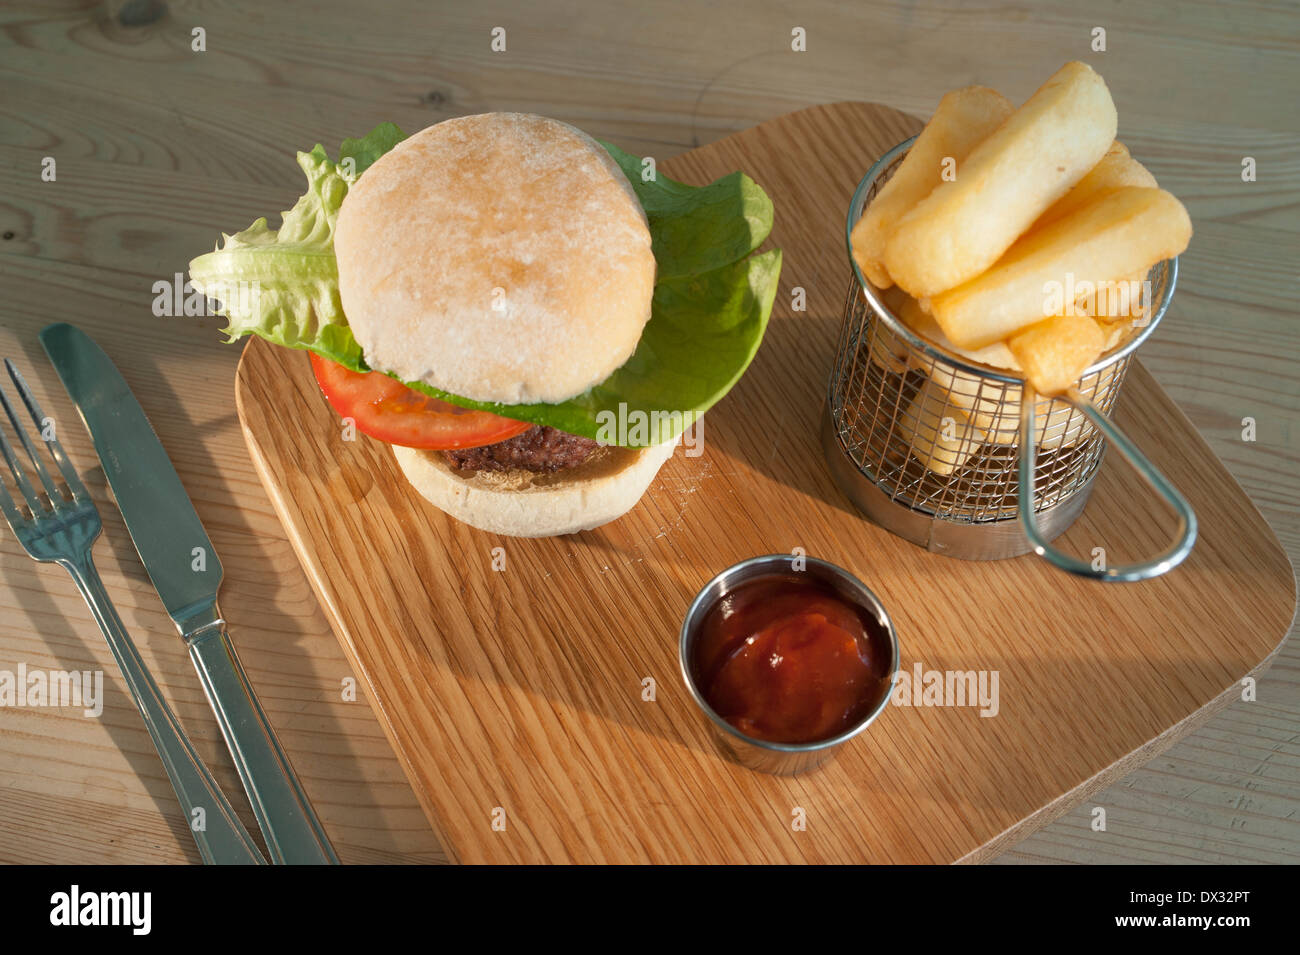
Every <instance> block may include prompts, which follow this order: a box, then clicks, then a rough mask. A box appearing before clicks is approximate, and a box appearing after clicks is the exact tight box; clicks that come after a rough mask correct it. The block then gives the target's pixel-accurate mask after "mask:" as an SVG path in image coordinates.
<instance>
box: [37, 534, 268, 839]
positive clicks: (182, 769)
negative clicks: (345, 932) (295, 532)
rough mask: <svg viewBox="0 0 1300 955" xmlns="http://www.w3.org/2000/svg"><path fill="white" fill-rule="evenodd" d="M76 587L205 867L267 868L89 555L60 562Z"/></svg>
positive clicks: (87, 553) (88, 553)
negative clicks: (198, 814) (199, 822)
mask: <svg viewBox="0 0 1300 955" xmlns="http://www.w3.org/2000/svg"><path fill="white" fill-rule="evenodd" d="M60 563H62V564H63V566H64V569H65V570H67V571H68V573H70V574H71V575H72V579H73V580H74V581H76V584H77V589H78V590H79V591H81V596H82V597H84V598H85V600H86V603H87V604H88V605H89V606H90V611H91V613H92V614H94V617H95V622H96V623H98V624H99V629H100V630H101V631H102V632H103V634H104V639H105V640H106V641H107V642H108V646H109V649H110V650H112V651H113V658H114V659H115V660H117V666H118V669H119V670H121V671H122V679H123V680H125V681H126V688H127V690H128V691H129V692H130V694H131V699H132V700H134V701H135V705H136V707H137V708H138V709H139V710H140V716H141V717H143V718H144V725H145V727H146V728H147V729H148V730H149V736H150V737H151V738H152V739H153V744H154V747H155V748H156V749H157V750H158V755H159V756H161V757H162V762H163V768H164V769H165V770H166V771H167V778H168V779H170V780H171V784H172V789H174V790H175V791H176V797H177V798H178V799H179V800H180V803H181V808H182V809H183V810H184V811H185V824H186V826H187V827H188V828H189V830H190V832H191V834H192V835H193V836H194V841H195V842H196V843H197V844H198V847H199V854H200V855H201V856H202V857H203V861H204V862H205V863H208V864H210V865H211V864H215V865H265V864H266V860H265V859H263V858H262V854H261V853H260V852H259V851H258V849H257V844H256V843H255V842H253V837H252V836H250V835H249V834H248V830H247V829H245V828H244V824H243V823H242V822H240V821H239V817H238V816H237V815H235V809H234V807H233V806H231V805H230V801H229V800H228V799H226V797H225V794H224V793H222V791H221V787H219V786H218V785H217V781H216V780H215V779H214V778H213V777H212V773H211V772H209V771H208V768H207V767H206V766H204V765H203V761H202V760H201V759H199V754H198V753H196V752H195V751H194V747H193V746H192V745H191V744H190V741H189V739H188V737H186V735H185V731H184V730H183V729H182V728H181V724H180V722H179V721H178V720H177V719H176V714H175V713H173V712H172V709H171V707H170V706H168V705H167V701H166V700H165V699H163V695H162V694H161V693H160V692H159V691H158V684H157V683H155V682H154V680H153V677H152V676H150V675H149V670H148V669H147V668H146V667H145V664H144V660H142V659H141V657H140V652H139V651H138V650H137V649H136V648H135V643H134V642H133V641H132V640H131V637H130V635H129V634H128V633H127V632H126V627H125V626H124V625H123V623H122V618H121V617H119V616H118V615H117V610H116V608H114V606H113V601H112V599H111V598H110V597H109V596H108V591H107V590H105V589H104V582H103V581H102V580H100V577H99V572H98V571H97V570H95V563H94V561H93V560H92V559H91V556H90V552H89V551H86V554H85V556H84V557H82V558H80V559H78V560H70V561H66V562H64V561H60ZM196 809H201V810H202V811H203V812H202V819H203V822H204V825H203V828H202V829H195V828H194V822H195V815H194V810H196Z"/></svg>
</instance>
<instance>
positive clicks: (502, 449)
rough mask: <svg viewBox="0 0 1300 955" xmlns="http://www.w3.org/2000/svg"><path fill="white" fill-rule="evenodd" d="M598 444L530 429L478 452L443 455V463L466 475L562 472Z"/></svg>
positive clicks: (552, 430) (539, 428)
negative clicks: (515, 470) (523, 471)
mask: <svg viewBox="0 0 1300 955" xmlns="http://www.w3.org/2000/svg"><path fill="white" fill-rule="evenodd" d="M598 447H600V445H599V443H597V442H596V441H594V440H592V439H591V438H583V437H579V436H578V435H576V434H569V433H568V432H566V431H559V430H557V429H555V428H551V427H543V426H534V427H531V428H529V429H528V430H527V431H524V432H523V433H521V434H517V435H515V436H514V437H513V438H510V439H509V440H508V441H498V442H497V443H496V444H486V445H484V446H483V447H481V448H457V449H455V450H451V451H443V452H442V453H443V454H444V455H445V456H446V458H447V462H448V463H449V464H450V465H451V466H452V467H455V468H461V469H462V470H466V471H509V470H512V469H516V468H518V469H522V470H525V471H562V470H564V469H565V468H576V467H577V466H578V465H579V464H582V463H583V462H584V461H586V460H587V458H589V457H591V455H592V452H594V451H595V450H596V449H597V448H598Z"/></svg>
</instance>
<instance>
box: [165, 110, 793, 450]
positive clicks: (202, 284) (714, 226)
mask: <svg viewBox="0 0 1300 955" xmlns="http://www.w3.org/2000/svg"><path fill="white" fill-rule="evenodd" d="M403 138H404V134H403V133H402V131H401V130H400V129H398V128H397V127H396V126H394V125H393V124H391V123H385V124H382V125H380V126H377V127H376V128H375V129H373V130H371V131H370V133H368V134H367V135H366V136H364V137H362V138H361V139H348V140H344V142H343V144H342V146H341V147H340V150H339V162H338V163H334V162H333V161H331V160H330V159H329V157H328V155H327V154H326V152H325V150H324V148H323V147H322V146H320V145H317V146H316V147H315V148H314V149H313V150H312V151H311V152H309V153H299V154H298V165H299V166H301V167H302V170H303V172H304V173H305V174H306V175H307V182H308V189H307V192H306V193H305V194H304V195H303V196H302V197H301V198H300V199H299V200H298V202H297V203H296V204H295V205H294V207H293V208H292V209H290V210H289V211H288V212H285V213H282V223H281V226H280V228H279V229H278V230H272V229H270V228H269V227H268V225H267V222H266V219H265V218H262V219H258V220H257V221H256V222H254V223H253V224H252V225H251V226H249V227H248V228H247V229H245V230H244V231H243V232H239V233H237V234H235V235H224V234H223V239H224V244H222V245H220V246H218V248H217V249H216V250H215V251H213V252H209V253H208V254H206V255H201V256H199V257H198V258H196V259H194V260H193V261H192V262H191V263H190V280H191V282H192V284H193V285H194V287H195V288H198V289H199V290H201V291H202V292H204V293H205V294H206V295H208V296H209V297H211V298H215V299H219V300H220V302H221V306H220V307H219V308H218V312H219V313H220V314H222V315H225V316H226V317H227V319H228V320H229V325H228V326H227V328H226V329H225V332H226V334H227V335H228V336H229V338H230V340H231V341H235V340H237V339H239V338H242V337H243V336H245V335H249V334H253V335H260V336H261V337H263V338H265V339H267V340H268V341H271V342H274V343H275V344H277V345H282V346H285V347H289V348H301V349H307V350H309V351H313V352H316V353H317V354H320V355H322V356H323V357H325V358H328V359H330V360H331V361H335V362H338V363H339V364H342V365H344V366H345V367H347V368H350V369H352V370H353V371H369V370H370V369H369V367H368V366H367V365H366V362H365V357H364V355H363V354H362V352H361V348H360V346H359V345H358V344H357V342H356V340H355V339H354V338H353V336H352V332H351V330H350V329H349V328H348V325H347V318H346V316H345V315H344V314H343V307H342V304H341V302H340V301H339V293H338V268H337V265H336V264H335V261H334V226H335V223H336V221H337V218H338V212H339V209H340V207H341V206H342V204H343V200H344V198H345V197H346V196H347V190H348V186H349V182H350V181H355V179H356V177H358V176H360V175H361V174H362V173H363V172H365V170H366V169H367V168H369V166H370V165H371V164H372V163H373V162H374V161H375V160H376V159H378V158H379V157H380V156H382V155H383V154H384V153H385V152H387V151H388V150H389V149H391V148H393V146H395V145H396V144H397V143H398V142H400V141H401V140H402V139H403ZM601 145H602V146H603V147H604V148H605V149H606V150H608V151H609V153H610V155H611V156H612V157H613V158H614V160H615V162H616V163H617V164H618V165H619V167H620V168H621V169H622V170H623V172H624V174H625V175H626V176H627V178H628V180H629V182H631V184H632V187H633V190H634V191H635V193H636V195H637V198H638V200H639V201H640V202H641V205H642V207H643V208H644V209H645V212H646V218H647V220H648V222H649V226H650V236H651V243H652V248H653V251H654V254H655V261H656V269H657V273H656V284H655V291H654V298H653V302H652V308H651V316H650V321H649V322H647V323H646V326H645V329H644V330H643V331H642V334H641V340H640V342H639V343H638V345H637V348H636V351H635V352H634V353H633V355H632V357H631V358H629V359H628V361H627V362H625V363H624V364H623V365H622V366H621V367H620V368H618V369H617V370H616V371H615V372H614V373H613V374H612V375H610V376H609V377H608V378H607V379H605V381H603V382H601V383H600V384H598V385H596V386H594V387H593V388H591V389H589V390H588V391H586V392H585V393H583V394H581V395H578V396H577V397H575V398H571V399H569V400H568V401H562V402H559V403H556V404H515V405H506V404H497V403H493V402H479V401H474V400H472V399H468V398H464V397H462V396H459V395H454V394H450V393H447V392H444V391H441V390H439V389H437V388H433V387H430V386H428V385H426V384H423V383H421V382H406V383H405V384H407V385H408V386H409V387H411V388H414V389H416V390H417V391H421V392H423V393H425V394H428V395H432V396H434V397H437V398H441V399H443V400H444V401H448V402H451V403H453V404H456V405H460V406H462V407H467V408H477V409H480V410H485V411H491V412H493V413H494V414H499V415H503V416H504V417H507V418H514V419H516V420H519V421H528V422H531V423H533V424H541V425H550V426H551V427H554V428H559V429H560V430H562V431H567V432H569V433H571V434H579V435H584V436H586V437H590V438H595V439H597V440H599V441H603V442H605V443H610V444H620V445H627V446H633V447H642V446H646V445H650V444H658V443H660V442H662V441H667V440H669V439H671V438H673V437H675V436H676V435H677V434H679V433H680V432H681V431H682V430H684V429H685V428H687V427H689V426H690V424H691V423H692V422H693V421H694V420H695V419H696V418H697V417H698V416H699V415H700V414H703V413H704V411H706V410H707V409H708V408H710V407H711V406H712V405H713V404H714V403H715V402H717V401H718V400H719V399H720V398H721V397H722V396H723V395H725V394H726V393H727V391H728V390H730V388H731V387H732V386H733V385H734V384H735V383H736V381H737V380H739V378H740V376H741V375H742V374H743V373H744V371H745V369H746V368H747V367H748V365H749V362H750V360H751V359H752V358H753V357H754V353H755V352H756V351H757V350H758V346H759V344H760V343H761V342H762V338H763V333H764V331H765V330H766V328H767V321H768V317H769V316H770V315H771V311H772V304H773V302H774V300H775V298H776V290H777V283H778V280H779V277H780V271H781V253H780V250H773V251H770V252H766V253H763V254H761V255H751V253H753V252H754V250H755V249H757V248H758V246H759V245H760V244H762V242H763V241H764V239H766V238H767V236H768V233H769V232H770V231H771V228H772V215H773V210H772V202H771V200H770V199H769V198H768V197H767V194H766V193H764V192H763V190H762V189H761V188H760V187H759V186H758V185H757V184H756V183H755V182H754V181H753V180H752V179H750V178H749V177H747V176H745V175H743V174H742V173H739V172H735V173H732V174H731V175H728V176H724V177H723V178H721V179H719V180H717V181H716V182H714V183H712V184H710V185H708V186H688V185H685V184H684V183H680V182H676V181H674V180H672V179H669V178H667V177H666V176H662V175H657V174H656V175H653V176H650V175H643V169H648V168H650V167H649V166H648V165H647V164H643V161H642V160H641V159H639V158H637V157H635V156H632V155H630V154H628V153H625V152H623V151H622V150H620V149H618V148H617V147H615V146H613V145H610V144H608V143H601ZM250 289H251V290H252V291H253V294H249V290H250Z"/></svg>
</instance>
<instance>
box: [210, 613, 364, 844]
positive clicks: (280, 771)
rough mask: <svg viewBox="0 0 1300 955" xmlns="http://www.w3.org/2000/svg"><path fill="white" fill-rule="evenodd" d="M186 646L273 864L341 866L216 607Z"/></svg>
mask: <svg viewBox="0 0 1300 955" xmlns="http://www.w3.org/2000/svg"><path fill="white" fill-rule="evenodd" d="M185 642H186V644H187V645H188V646H189V650H190V659H191V660H192V661H193V663H194V668H195V670H197V671H198V674H199V679H200V680H201V681H202V683H203V692H204V693H206V694H207V697H208V703H209V704H210V705H211V707H212V712H213V713H214V714H215V715H216V717H217V723H218V725H219V726H220V727H221V735H222V736H224V737H225V739H226V746H227V747H228V748H229V749H230V755H231V756H233V757H234V760H235V769H236V770H238V771H239V778H240V780H241V781H242V782H243V784H244V791H245V792H246V793H247V794H248V801H249V802H250V803H251V804H252V806H253V815H254V816H256V817H257V824H258V825H259V826H260V827H261V828H262V835H263V837H264V838H265V839H266V849H267V852H269V853H270V856H271V861H272V862H273V863H276V864H289V865H338V864H339V860H338V856H336V855H335V854H334V848H333V846H331V845H330V841H329V838H328V837H327V836H326V835H325V829H324V827H323V826H322V825H321V822H320V820H319V819H318V818H317V817H316V812H315V810H313V809H312V805H311V801H310V800H309V799H308V798H307V794H306V793H305V792H303V788H302V785H301V784H300V783H299V782H298V777H297V776H296V775H295V774H294V771H293V767H292V766H291V765H290V763H289V757H288V756H286V755H285V752H284V749H283V748H282V747H281V746H280V741H279V739H277V738H276V735H275V730H273V729H272V728H271V724H270V722H269V721H268V720H267V718H266V713H265V712H263V710H262V706H261V704H260V703H258V701H257V694H256V693H254V692H253V687H252V685H251V684H250V683H249V682H248V675H247V674H246V673H244V666H243V664H242V663H240V662H239V654H237V653H236V652H235V646H234V644H233V643H231V641H230V636H229V634H228V633H227V632H226V622H225V621H224V620H223V619H221V616H220V613H219V611H218V610H217V607H216V604H215V603H214V604H212V607H211V616H210V618H209V619H208V621H207V622H206V624H204V625H202V626H200V627H199V628H198V629H195V630H190V631H188V632H187V633H186V634H185Z"/></svg>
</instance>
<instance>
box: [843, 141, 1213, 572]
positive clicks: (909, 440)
mask: <svg viewBox="0 0 1300 955" xmlns="http://www.w3.org/2000/svg"><path fill="white" fill-rule="evenodd" d="M911 144H912V140H910V139H909V140H907V141H905V142H903V143H900V144H899V145H897V146H895V147H894V148H893V149H891V150H890V151H889V152H888V153H886V154H885V155H884V156H882V157H881V158H880V160H879V161H878V162H877V163H876V164H875V165H874V166H873V167H872V168H871V170H870V171H869V172H868V173H867V175H866V177H865V178H863V180H862V182H861V183H860V184H859V185H858V188H857V190H856V191H855V192H854V194H853V200H852V202H851V203H850V205H849V215H848V223H847V229H846V235H845V238H846V242H847V241H848V236H849V234H851V233H852V231H853V227H854V225H856V224H857V222H858V220H859V219H860V218H861V216H862V214H863V212H864V210H865V209H866V207H867V205H868V203H870V201H871V199H872V197H873V196H874V195H875V194H876V191H877V190H878V189H879V188H880V186H881V185H883V184H884V183H885V182H886V181H887V180H888V178H889V176H890V175H892V174H893V172H894V170H895V169H896V168H897V166H898V164H899V163H900V162H901V161H902V159H903V157H904V156H905V155H906V153H907V150H908V149H909V148H910V147H911ZM849 263H850V268H851V269H852V273H853V274H852V280H851V282H850V284H849V290H848V296H847V298H846V301H845V304H844V322H843V325H842V327H841V329H840V337H839V343H838V346H837V348H836V352H835V363H834V367H833V369H832V371H831V378H830V386H829V389H828V394H827V401H826V409H825V414H824V416H823V422H822V443H823V447H824V450H825V452H826V458H827V462H828V464H829V465H830V469H831V473H832V474H833V475H834V477H835V480H836V482H837V483H838V484H839V485H840V487H841V488H842V489H843V490H844V492H845V493H846V494H847V495H848V496H849V497H850V498H851V499H852V500H853V501H854V503H855V504H857V505H858V507H859V508H861V509H862V511H863V512H864V513H865V514H866V515H867V516H868V517H870V518H871V519H872V520H874V521H875V522H876V523H878V524H880V525H882V526H883V527H885V528H887V529H888V530H890V531H892V532H894V533H895V534H898V535H899V536H901V537H904V538H906V539H907V540H910V541H912V542H913V543H916V544H919V545H921V546H922V547H925V548H927V549H928V550H931V551H935V552H937V553H943V554H947V555H949V556H953V557H961V558H966V559H970V560H995V559H1000V558H1004V557H1014V556H1017V555H1019V554H1024V553H1027V552H1029V551H1031V550H1032V551H1034V552H1036V553H1038V554H1039V555H1040V556H1042V557H1045V558H1047V559H1048V560H1049V561H1051V562H1052V563H1053V564H1055V565H1056V566H1058V567H1060V568H1061V569H1063V570H1066V571H1069V572H1071V573H1075V574H1079V575H1082V576H1086V577H1093V578H1097V579H1101V580H1111V581H1121V580H1142V579H1145V578H1148V577H1155V576H1158V575H1159V574H1162V573H1164V572H1166V571H1168V570H1170V569H1171V568H1173V567H1175V566H1177V565H1178V564H1179V563H1181V562H1182V560H1183V559H1184V558H1185V557H1186V556H1187V555H1188V554H1189V553H1190V552H1191V549H1192V545H1193V543H1194V542H1195V539H1196V517H1195V515H1194V514H1193V512H1192V509H1191V507H1190V506H1189V505H1188V503H1187V501H1186V500H1185V499H1184V498H1183V496H1182V495H1181V494H1179V493H1178V491H1177V490H1176V489H1175V488H1174V487H1173V486H1172V485H1170V483H1169V482H1168V480H1166V478H1165V477H1164V476H1163V475H1162V474H1160V472H1159V471H1157V470H1156V469H1155V467H1154V466H1153V465H1152V464H1151V463H1150V462H1149V461H1148V460H1147V459H1146V458H1145V457H1144V456H1143V455H1142V454H1141V452H1140V451H1138V449H1137V448H1136V447H1135V446H1134V445H1133V443H1132V442H1131V441H1129V439H1128V438H1127V437H1125V436H1124V434H1123V433H1122V432H1121V431H1119V429H1118V428H1116V426H1115V425H1114V424H1113V423H1112V422H1111V421H1110V418H1109V415H1110V413H1111V411H1112V409H1113V408H1114V407H1115V402H1116V400H1117V398H1118V397H1119V392H1120V387H1121V386H1122V385H1123V383H1124V375H1125V373H1126V371H1127V370H1128V364H1129V358H1130V356H1131V355H1132V353H1133V352H1134V351H1135V350H1136V349H1137V348H1138V346H1140V345H1141V344H1142V342H1143V341H1145V340H1146V337H1147V336H1148V335H1150V334H1151V332H1152V330H1153V329H1154V328H1155V327H1156V325H1157V324H1159V322H1160V319H1161V318H1162V317H1163V316H1164V313H1165V310H1166V309H1167V308H1168V306H1169V301H1170V299H1171V298H1172V296H1173V292H1174V286H1175V284H1176V281H1177V277H1178V260H1177V259H1171V260H1169V261H1167V262H1161V263H1159V264H1157V265H1156V266H1155V267H1154V268H1153V269H1152V270H1151V272H1150V274H1149V275H1148V276H1147V281H1148V282H1149V283H1150V289H1151V294H1150V296H1149V299H1148V300H1147V301H1146V302H1145V308H1144V312H1143V317H1142V319H1140V320H1137V321H1132V320H1130V321H1123V322H1119V323H1116V328H1117V329H1123V330H1124V331H1122V332H1119V334H1120V335H1123V334H1124V332H1126V331H1128V330H1129V329H1130V327H1131V326H1137V327H1135V328H1133V329H1132V331H1131V333H1129V334H1127V336H1126V337H1123V338H1121V339H1120V340H1119V341H1118V342H1114V343H1112V346H1111V348H1110V349H1109V350H1108V351H1107V352H1106V353H1105V354H1104V355H1102V357H1101V358H1100V359H1099V360H1098V361H1097V362H1096V363H1095V364H1093V365H1092V366H1091V367H1090V368H1088V369H1087V371H1086V372H1085V373H1084V375H1083V377H1082V378H1080V379H1079V381H1077V382H1076V383H1075V385H1074V387H1073V388H1071V389H1070V390H1069V391H1067V392H1066V393H1065V394H1063V395H1060V396H1057V397H1053V398H1045V397H1040V396H1038V395H1036V394H1035V393H1034V392H1033V390H1032V388H1031V387H1030V386H1029V385H1027V383H1026V382H1025V381H1024V379H1023V378H1021V377H1020V376H1019V375H1018V374H1017V373H1016V372H1014V371H1010V370H1008V369H1006V368H1003V367H999V366H997V365H993V364H982V363H980V362H976V361H974V360H972V359H970V358H968V357H963V356H962V355H960V354H957V353H956V352H954V351H951V350H949V349H947V348H945V347H942V346H941V345H939V344H937V343H936V342H934V341H930V340H927V339H926V338H923V337H922V336H921V335H919V334H918V333H917V332H916V331H914V330H913V328H911V327H909V326H908V324H907V323H905V322H904V321H902V320H901V319H900V318H899V317H898V316H897V315H895V314H894V312H893V311H891V309H890V306H889V304H888V303H887V301H886V298H887V295H886V294H882V293H881V291H880V290H878V289H876V288H875V286H873V285H872V284H871V283H870V282H869V281H867V280H866V278H865V277H864V276H863V274H862V272H861V270H860V269H859V268H858V265H857V263H856V262H855V261H854V260H853V255H852V249H851V245H850V250H849ZM981 354H983V353H981ZM1022 399H1023V400H1022ZM1108 444H1113V445H1114V446H1115V447H1116V448H1118V449H1119V451H1120V453H1121V454H1122V455H1123V456H1124V457H1125V458H1127V459H1128V461H1129V462H1130V463H1131V464H1132V466H1133V467H1134V468H1135V469H1136V470H1137V471H1138V473H1139V474H1141V476H1142V477H1143V478H1144V479H1145V480H1146V481H1147V483H1148V484H1150V485H1151V487H1152V488H1153V489H1154V490H1155V491H1156V493H1157V494H1159V495H1160V496H1161V497H1162V498H1164V500H1165V501H1166V502H1167V504H1168V505H1169V506H1170V507H1171V508H1172V509H1173V510H1174V512H1175V514H1176V515H1177V517H1178V521H1179V527H1178V531H1177V533H1176V535H1175V540H1174V542H1173V543H1172V544H1171V545H1170V547H1169V548H1168V549H1167V550H1166V551H1165V552H1164V553H1163V554H1160V555H1158V556H1156V557H1153V558H1150V559H1147V560H1145V561H1142V562H1139V563H1135V564H1130V565H1126V566H1116V567H1106V568H1100V569H1098V568H1095V567H1094V566H1093V565H1092V564H1090V563H1087V562H1084V561H1081V560H1079V559H1077V558H1075V557H1072V556H1071V555H1069V554H1066V553H1064V552H1062V551H1060V550H1058V549H1056V548H1054V547H1052V546H1051V543H1050V542H1051V541H1052V540H1054V539H1055V538H1056V537H1058V536H1059V535H1060V534H1062V533H1064V531H1065V530H1066V528H1068V527H1069V526H1070V525H1071V524H1072V523H1073V522H1074V520H1075V518H1077V517H1078V516H1079V514H1081V513H1082V512H1083V508H1084V505H1085V504H1086V503H1087V501H1088V496H1089V494H1090V493H1091V491H1092V481H1093V477H1094V476H1095V475H1096V473H1097V469H1098V468H1099V467H1100V466H1101V462H1102V458H1103V456H1104V453H1105V450H1106V446H1107V445H1108ZM1022 502H1030V506H1022Z"/></svg>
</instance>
